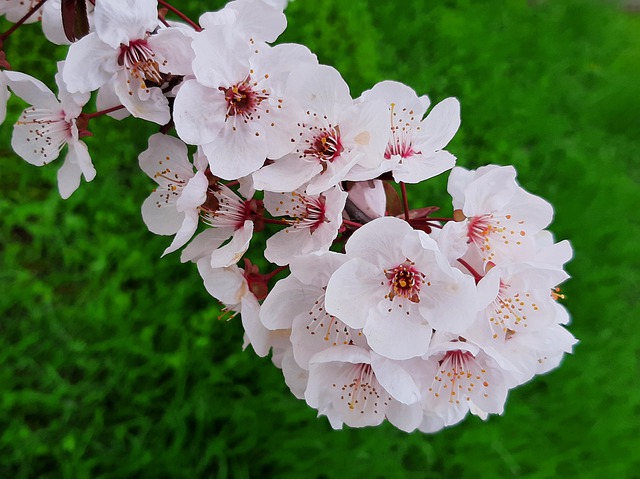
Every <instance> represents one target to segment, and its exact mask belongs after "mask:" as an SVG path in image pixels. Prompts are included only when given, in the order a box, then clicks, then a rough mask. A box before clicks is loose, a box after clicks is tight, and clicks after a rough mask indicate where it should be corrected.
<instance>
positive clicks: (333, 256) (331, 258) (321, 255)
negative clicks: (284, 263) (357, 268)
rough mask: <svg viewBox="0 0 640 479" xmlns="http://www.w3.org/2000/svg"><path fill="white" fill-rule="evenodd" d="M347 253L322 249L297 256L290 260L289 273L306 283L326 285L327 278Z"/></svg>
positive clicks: (343, 260) (345, 259)
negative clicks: (321, 250)
mask: <svg viewBox="0 0 640 479" xmlns="http://www.w3.org/2000/svg"><path fill="white" fill-rule="evenodd" d="M347 259H348V258H347V255H344V254H341V253H336V252H334V251H323V252H318V253H311V254H308V255H305V256H299V257H297V258H294V259H293V260H291V264H290V265H289V269H290V270H291V274H293V275H294V276H295V277H296V278H298V279H299V280H300V281H302V283H304V284H306V285H310V286H313V285H322V286H326V285H327V283H328V282H329V278H330V277H331V275H332V274H333V273H334V271H335V270H337V269H338V268H339V267H340V266H342V265H343V264H344V263H345V262H346V261H347Z"/></svg>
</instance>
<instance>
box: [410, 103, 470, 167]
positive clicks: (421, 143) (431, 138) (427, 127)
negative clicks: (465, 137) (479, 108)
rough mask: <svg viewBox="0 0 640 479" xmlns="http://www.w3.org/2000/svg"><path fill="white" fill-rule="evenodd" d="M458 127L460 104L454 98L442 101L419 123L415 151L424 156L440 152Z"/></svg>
mask: <svg viewBox="0 0 640 479" xmlns="http://www.w3.org/2000/svg"><path fill="white" fill-rule="evenodd" d="M459 127H460V102H458V100H457V99H456V98H447V99H445V100H442V101H441V102H440V103H438V104H437V105H436V106H434V107H433V110H431V112H429V115H427V117H426V118H425V119H424V120H422V122H421V123H420V133H419V134H417V135H416V149H417V150H418V151H422V152H423V153H425V154H429V153H431V152H434V151H438V150H441V149H442V148H444V147H445V146H447V144H448V143H449V142H450V141H451V139H452V138H453V136H454V135H455V134H456V132H457V131H458V128H459Z"/></svg>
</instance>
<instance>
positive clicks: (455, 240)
mask: <svg viewBox="0 0 640 479" xmlns="http://www.w3.org/2000/svg"><path fill="white" fill-rule="evenodd" d="M467 231H468V226H467V223H466V222H456V221H448V222H447V223H446V224H445V225H444V227H443V228H442V230H440V234H439V235H438V246H439V248H440V251H441V252H442V254H443V255H444V256H445V258H447V260H449V262H450V263H452V264H454V263H456V262H457V260H458V259H459V258H462V257H463V256H464V255H465V254H466V253H467V250H468V249H469V243H467V241H468V238H467Z"/></svg>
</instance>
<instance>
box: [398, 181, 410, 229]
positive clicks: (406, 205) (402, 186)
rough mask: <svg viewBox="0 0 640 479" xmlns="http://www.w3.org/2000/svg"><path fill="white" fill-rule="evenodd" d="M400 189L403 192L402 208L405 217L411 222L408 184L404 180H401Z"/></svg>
mask: <svg viewBox="0 0 640 479" xmlns="http://www.w3.org/2000/svg"><path fill="white" fill-rule="evenodd" d="M400 191H401V192H402V208H403V209H404V219H405V221H407V222H409V200H408V198H407V185H405V184H404V182H403V181H401V182H400Z"/></svg>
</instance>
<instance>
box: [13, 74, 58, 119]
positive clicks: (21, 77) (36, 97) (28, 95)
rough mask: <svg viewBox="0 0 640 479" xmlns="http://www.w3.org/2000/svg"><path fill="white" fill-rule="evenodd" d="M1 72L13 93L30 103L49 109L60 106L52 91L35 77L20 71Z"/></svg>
mask: <svg viewBox="0 0 640 479" xmlns="http://www.w3.org/2000/svg"><path fill="white" fill-rule="evenodd" d="M3 73H4V76H5V78H6V81H7V85H8V86H9V88H11V90H13V93H15V94H16V96H18V97H20V98H22V99H23V100H24V101H26V102H27V103H29V104H30V105H34V106H37V107H40V108H47V109H50V110H54V109H57V108H59V107H60V102H58V99H57V98H56V96H55V95H54V94H53V92H52V91H51V90H49V87H47V86H46V85H45V84H44V83H42V82H41V81H40V80H38V79H37V78H33V77H32V76H29V75H26V74H24V73H21V72H14V71H4V72H3Z"/></svg>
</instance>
